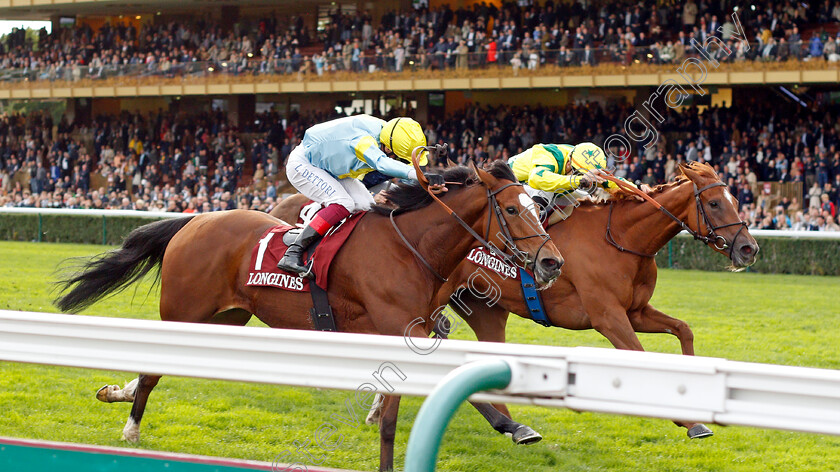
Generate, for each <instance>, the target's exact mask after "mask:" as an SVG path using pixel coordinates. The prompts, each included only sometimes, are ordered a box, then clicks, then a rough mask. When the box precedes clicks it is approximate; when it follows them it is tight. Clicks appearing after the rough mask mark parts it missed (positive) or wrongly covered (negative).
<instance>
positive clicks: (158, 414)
mask: <svg viewBox="0 0 840 472" xmlns="http://www.w3.org/2000/svg"><path fill="white" fill-rule="evenodd" d="M105 249H108V248H105V247H102V246H79V245H58V244H32V243H11V242H0V294H2V295H0V309H10V310H30V311H47V312H49V311H55V308H54V307H53V306H52V305H51V300H52V296H53V295H54V293H51V291H52V289H53V287H52V285H51V282H52V281H53V280H54V279H55V273H54V271H55V269H56V265H57V264H58V263H59V262H60V261H61V260H63V259H65V258H67V257H72V256H85V255H91V254H95V253H98V252H101V251H103V250H105ZM838 294H840V278H837V277H833V278H832V277H808V276H790V275H784V276H782V275H760V274H750V273H738V274H733V273H708V272H692V271H667V270H663V271H661V272H660V286H659V289H658V290H657V292H656V295H655V297H654V304H655V305H656V306H657V307H658V308H660V309H661V310H663V311H664V312H666V313H668V314H670V315H672V316H676V317H678V318H681V319H684V320H686V321H688V322H689V323H690V325H691V326H692V328H693V330H694V333H695V339H696V342H695V345H696V352H697V353H698V354H699V355H704V356H715V357H724V358H728V359H733V360H743V361H752V362H767V363H780V364H787V365H799V366H812V367H823V368H832V369H837V368H840V359H838V355H837V346H838V345H840V332H838V330H837V329H836V328H835V327H836V326H837V325H838V321H840V313H838V311H840V310H838V298H840V297H838ZM85 314H86V315H97V316H119V317H131V318H148V319H155V318H156V317H157V292H156V289H154V288H153V287H151V286H150V284H149V283H148V282H144V283H142V284H139V285H138V287H137V289H136V290H132V289H129V290H127V291H126V292H124V293H122V294H120V295H118V296H116V297H113V298H110V299H107V300H105V301H103V302H101V303H99V304H97V305H94V306H93V307H92V308H91V309H89V310H88V311H86V312H85ZM251 324H252V325H254V326H259V325H260V323H259V322H257V321H252V322H251ZM453 337H455V338H461V339H474V337H473V336H472V335H471V333H469V332H468V331H467V328H465V327H462V328H461V329H460V330H459V331H458V332H457V333H455V335H454V336H453ZM640 337H641V340H642V343H643V344H644V345H645V347H646V348H647V349H648V350H652V351H659V352H673V353H678V352H679V345H678V342H677V340H676V339H675V338H674V337H672V336H667V335H640ZM508 338H509V341H510V342H516V343H537V344H550V345H564V346H576V345H588V346H598V347H609V343H608V342H607V341H606V340H605V339H604V338H602V337H601V336H600V335H599V334H598V333H596V332H594V331H582V332H574V331H566V330H560V329H548V328H542V327H540V326H537V325H535V324H533V323H532V322H530V321H526V320H522V319H520V318H517V317H512V319H511V323H510V325H509V328H508ZM134 377H135V374H134V373H127V372H102V371H89V370H83V369H69V368H63V367H50V366H35V365H23V364H13V363H0V436H14V437H23V438H36V439H47V440H56V441H71V442H83V443H90V444H100V445H108V446H123V445H125V444H124V443H122V442H121V441H120V434H121V430H122V426H123V425H124V424H125V420H126V418H127V415H128V412H129V410H130V405H129V404H125V403H117V404H111V405H106V404H102V403H99V402H98V401H96V400H95V399H94V396H93V393H94V392H95V391H96V389H97V388H98V387H100V386H102V385H104V384H106V383H120V384H124V383H125V382H126V381H128V380H130V379H132V378H134ZM351 394H352V392H341V391H328V390H318V389H302V388H283V387H274V386H266V385H252V384H244V383H231V382H217V381H208V380H197V379H181V378H173V377H164V378H163V379H162V381H161V383H160V384H159V385H158V387H157V388H156V389H155V391H154V392H153V393H152V396H151V397H150V403H149V407H148V409H147V412H146V415H145V417H144V420H143V425H142V428H141V443H140V446H139V447H141V448H148V449H155V450H165V451H176V452H186V453H194V454H207V455H216V456H227V457H237V458H248V459H255V460H265V461H271V460H272V459H273V458H275V457H276V456H278V455H279V454H282V453H284V451H291V450H294V448H295V445H294V442H295V441H298V442H299V444H301V443H306V441H307V440H311V439H313V437H314V435H315V432H316V430H317V429H318V427H319V426H320V425H321V424H323V423H325V422H327V421H330V422H332V423H333V424H335V425H337V426H339V430H338V433H340V434H341V441H342V442H341V444H339V445H338V446H337V447H336V448H335V449H334V450H332V451H325V450H323V449H317V448H314V449H313V448H311V447H310V451H311V454H312V455H311V456H310V457H309V458H306V457H305V456H303V455H301V454H298V455H297V456H290V457H289V458H290V459H297V460H300V461H301V462H304V463H309V464H313V463H318V464H319V465H322V466H328V467H339V468H347V469H357V470H375V469H376V467H377V465H378V455H379V452H378V451H379V447H378V432H377V429H376V427H373V426H366V425H364V424H363V421H364V412H361V411H357V412H356V413H357V414H358V415H359V416H358V418H357V420H356V421H354V422H353V421H351V424H342V423H340V422H337V421H334V420H332V419H331V416H332V415H346V410H345V409H344V400H345V399H346V398H349V396H350V395H351ZM421 402H422V399H421V398H404V399H403V401H402V404H401V406H402V409H401V411H400V418H401V421H400V423H399V429H398V431H397V451H396V453H397V459H396V466H397V468H398V469H400V468H402V464H403V459H404V454H405V445H406V441H407V440H408V434H409V431H410V428H411V422H412V420H413V419H414V417H415V416H416V414H417V410H418V409H419V407H420V404H421ZM511 410H512V413H513V415H514V417H515V418H516V419H517V420H518V421H520V422H522V423H525V424H528V425H530V426H532V427H533V428H535V429H536V430H538V431H539V432H540V433H542V434H543V436H544V440H543V441H542V442H540V443H538V444H536V445H532V446H514V445H513V444H512V443H511V441H510V439H508V438H506V437H504V436H501V435H499V434H497V433H495V432H494V431H493V430H492V429H491V428H490V427H489V425H487V424H486V423H485V421H484V420H483V418H481V417H480V416H479V415H478V413H477V412H475V411H474V410H473V409H472V408H471V407H469V406H463V407H462V408H461V409H460V410H459V411H458V413H457V415H456V417H455V418H454V420H453V421H452V423H451V424H450V426H449V429H448V430H447V433H446V436H445V437H444V440H443V446H442V449H441V453H440V458H439V463H438V464H439V470H451V471H507V470H526V471H555V470H563V471H598V470H604V471H606V470H609V471H633V472H635V471H638V470H657V471H696V470H704V471H727V472H728V471H745V472H746V471H749V472H752V471H756V470H785V471H788V470H797V471H802V470H807V471H827V470H837V469H838V465H837V464H840V438H835V437H829V436H819V435H812V434H802V433H790V432H779V431H772V430H761V429H755V428H746V427H721V426H712V425H710V426H711V427H712V429H713V430H714V431H715V436H714V437H712V438H709V439H705V440H694V441H692V440H689V439H688V438H687V437H686V436H685V432H684V430H683V429H681V428H678V427H676V426H675V425H673V424H672V423H670V422H668V421H663V420H655V419H644V418H635V417H623V416H615V415H605V414H595V413H574V412H570V411H565V410H551V409H542V408H532V407H521V406H516V405H514V406H512V407H511Z"/></svg>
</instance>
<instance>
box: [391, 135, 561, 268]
mask: <svg viewBox="0 0 840 472" xmlns="http://www.w3.org/2000/svg"><path fill="white" fill-rule="evenodd" d="M446 148H447V145H446V144H443V145H435V146H420V147H417V148H415V149H414V151H412V153H411V161H412V163H413V164H414V168H415V170H416V172H417V179H418V180H419V181H420V183H421V185H422V186H423V188H424V189H425V190H426V192H427V193H428V194H429V195H430V196H431V197H432V199H433V200H434V201H435V202H437V203H438V205H440V206H441V207H442V208H443V209H444V210H445V211H446V213H448V214H449V216H451V217H453V218H454V219H455V221H457V222H458V224H459V225H461V227H462V228H464V229H465V230H466V231H467V233H469V234H470V236H472V237H473V238H474V239H475V240H476V241H478V243H479V244H481V245H482V246H483V247H485V248H487V250H488V251H490V253H491V254H493V255H494V256H496V257H498V258H500V259H502V260H503V261H504V262H505V263H506V264H509V265H514V266H519V265H520V263H517V259H518V260H520V261H526V262H527V253H526V252H525V251H522V250H520V249H519V248H518V247H517V246H516V241H520V240H523V239H530V238H535V237H542V238H543V243H542V245H540V247H539V249H538V250H537V253H536V257H539V251H540V250H542V248H543V246H545V244H546V243H547V242H548V241H550V240H551V239H550V236H548V234H547V233H545V232H543V233H537V234H534V235H530V236H524V237H520V238H514V237H513V236H512V235H511V233H510V228H509V227H508V223H507V220H506V219H505V217H504V215H503V214H502V210H501V208H500V207H499V202H498V201H497V199H496V195H498V194H499V193H500V192H501V191H502V190H505V189H506V188H508V187H514V186H520V187H521V186H522V184H521V183H519V182H511V183H508V184H505V185H502V186H501V187H499V188H497V189H496V190H490V188H489V187H486V190H487V200H488V213H489V214H488V218H487V220H488V221H487V231H486V234H485V236H483V237H482V236H481V235H480V234H478V233H477V232H476V231H475V230H474V229H472V227H471V226H470V225H469V224H467V222H465V221H464V220H463V219H462V218H461V217H460V216H458V214H457V213H455V210H453V209H452V208H450V207H449V205H447V204H446V203H444V202H443V201H442V200H441V199H440V198H438V196H437V195H436V194H435V193H434V192H432V191H431V190H429V181H428V179H426V177H425V175H423V173H422V172H421V170H420V168H419V165H418V164H417V151H418V150H426V151H428V152H430V153H434V154H438V153H441V152H445V151H446ZM445 183H446V184H448V185H464V184H462V183H460V182H445ZM423 184H425V185H423ZM395 211H396V209H394V210H391V213H390V215H389V218H390V221H391V226H393V227H394V230H395V231H396V232H397V235H399V237H400V239H401V240H402V242H403V244H405V246H406V247H407V248H408V249H409V250H410V251H411V253H412V254H414V257H416V258H417V259H418V260H419V261H420V263H422V264H423V266H424V267H425V268H426V269H428V270H429V272H431V273H432V274H433V275H434V276H435V277H436V278H437V279H438V280H440V281H441V282H446V281H447V278H446V277H444V276H442V275H440V273H438V272H437V271H436V270H435V269H434V268H433V267H432V265H431V264H429V262H428V261H427V260H426V259H425V258H424V257H423V255H422V254H420V252H419V251H418V250H417V249H416V248H414V246H413V245H412V244H411V242H409V241H408V239H407V238H406V237H405V235H404V234H403V233H402V231H400V228H399V227H398V226H397V222H396V221H395V220H394V212H395ZM494 214H495V216H496V218H497V219H498V220H499V227H500V228H501V236H502V239H503V240H504V242H505V245H506V246H508V249H510V250H511V251H512V252H513V255H510V254H506V253H504V252H502V251H500V250H499V249H498V248H497V247H496V246H495V245H494V244H493V243H491V242H490V241H488V239H489V238H490V224H491V222H492V219H493V215H494Z"/></svg>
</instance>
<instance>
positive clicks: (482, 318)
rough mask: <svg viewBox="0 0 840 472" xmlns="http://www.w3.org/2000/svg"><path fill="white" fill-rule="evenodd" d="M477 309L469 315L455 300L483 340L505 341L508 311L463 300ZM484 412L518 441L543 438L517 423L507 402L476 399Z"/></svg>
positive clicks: (500, 429)
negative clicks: (479, 401)
mask: <svg viewBox="0 0 840 472" xmlns="http://www.w3.org/2000/svg"><path fill="white" fill-rule="evenodd" d="M459 301H460V303H463V304H464V305H465V306H468V307H469V309H470V310H471V311H472V312H473V315H472V316H467V314H466V313H464V312H463V308H462V307H461V306H460V305H459V303H452V304H451V305H450V307H452V309H453V310H454V311H455V312H456V313H458V316H460V317H461V318H463V319H464V320H466V321H467V324H469V326H470V328H471V329H472V330H473V332H475V336H476V338H477V339H478V340H479V341H486V342H494V343H503V342H505V326H507V319H508V311H507V309H505V308H501V307H498V306H494V307H488V306H487V303H482V302H481V301H478V300H474V299H472V297H470V298H463V299H460V300H459ZM470 405H472V406H473V407H475V409H476V410H478V412H479V413H481V416H483V417H484V419H486V420H487V422H488V423H490V426H492V427H493V429H495V430H496V431H498V432H499V433H501V434H505V435H509V436H510V438H511V440H513V442H514V443H515V444H532V443H535V442H539V441H540V440H541V439H542V436H541V435H540V433H538V432H536V431H534V430H533V429H531V428H530V427H529V426H526V425H524V424H521V423H517V422H516V421H513V420H512V419H511V414H510V411H508V408H507V406H505V404H504V403H494V404H490V403H476V402H470Z"/></svg>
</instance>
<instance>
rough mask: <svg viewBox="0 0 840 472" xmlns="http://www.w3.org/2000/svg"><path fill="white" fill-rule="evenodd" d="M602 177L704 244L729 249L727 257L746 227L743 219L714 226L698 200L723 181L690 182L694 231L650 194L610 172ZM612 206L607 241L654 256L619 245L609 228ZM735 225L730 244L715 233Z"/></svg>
mask: <svg viewBox="0 0 840 472" xmlns="http://www.w3.org/2000/svg"><path fill="white" fill-rule="evenodd" d="M602 177H603V178H605V179H606V180H609V181H610V182H613V183H614V184H616V185H617V186H618V187H620V188H621V189H623V190H625V191H627V192H630V193H632V194H634V195H638V196H639V197H642V198H643V199H644V200H645V201H647V202H648V203H650V204H651V205H653V206H654V207H655V208H656V209H657V210H659V211H661V212H662V213H664V214H665V215H666V216H668V217H669V218H671V219H672V220H674V222H676V223H677V225H679V227H680V228H682V229H683V230H684V231H686V232H688V234H690V235H691V236H692V237H693V238H694V239H695V240H697V241H702V242H703V243H704V244H710V245H712V246H713V247H714V248H716V249H718V250H719V251H723V250H726V249H729V257H730V258H731V257H732V249H733V248H734V247H735V241H737V239H738V237H739V236H740V235H741V232H742V231H743V230H744V228H746V227H747V224H746V223H745V222H743V221H738V222H735V223H728V224H725V225H719V226H715V225H714V224H712V222H711V219H710V218H709V215H708V214H706V209H705V208H704V207H703V202H702V201H701V200H700V195H701V194H702V193H703V192H705V191H706V190H709V189H711V188H715V187H725V186H726V184H725V183H723V182H720V181H718V182H713V183H711V184H709V185H706V186H705V187H703V188H701V189H699V190H698V189H697V184H695V183H694V182H691V184H692V185H693V186H694V201H695V205H696V206H697V231H695V230H693V229H691V228H690V227H689V226H688V224H686V223H685V222H684V221H682V220H681V219H679V218H677V217H676V216H675V215H674V214H673V213H671V212H670V211H668V209H667V208H665V207H663V206H662V204H661V203H659V202H657V201H656V200H654V199H653V198H652V197H651V196H650V195H648V194H646V193H645V192H643V191H641V190H639V189H638V188H636V187H635V186H633V185H630V184H627V183H625V182H623V181H622V180H619V179H618V178H616V177H614V176H613V175H610V174H607V173H602ZM613 206H614V204H613V203H611V204H610V213H609V217H608V219H607V234H606V239H607V242H608V243H610V244H611V245H613V246H614V247H615V248H616V249H618V250H619V251H621V252H627V253H630V254H634V255H636V256H641V257H654V256H656V254H645V253H641V252H637V251H633V250H630V249H627V248H625V247H623V246H621V245H619V244H618V242H616V240H615V238H614V237H613V235H612V229H611V224H612V211H613ZM701 215H702V216H703V223H704V224H705V225H706V228H708V230H709V233H708V234H706V235H703V234H701V233H700V216H701ZM736 225H741V229H739V230H738V232H737V233H735V237H734V238H732V244H730V243H729V242H728V241H727V240H726V238H725V237H723V236H721V235H719V234H717V230H719V229H721V228H728V227H730V226H736Z"/></svg>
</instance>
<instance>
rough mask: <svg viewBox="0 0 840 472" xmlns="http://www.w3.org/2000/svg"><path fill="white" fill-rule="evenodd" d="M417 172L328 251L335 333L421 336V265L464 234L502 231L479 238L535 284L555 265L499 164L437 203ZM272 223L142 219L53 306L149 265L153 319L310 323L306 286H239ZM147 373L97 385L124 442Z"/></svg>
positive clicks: (388, 434)
mask: <svg viewBox="0 0 840 472" xmlns="http://www.w3.org/2000/svg"><path fill="white" fill-rule="evenodd" d="M418 175H419V176H420V177H421V181H423V184H421V185H402V186H400V188H399V189H398V190H395V191H394V192H393V197H394V199H393V201H395V202H397V209H396V210H392V208H380V207H375V208H374V211H372V212H369V213H368V214H367V215H365V216H364V217H363V218H362V220H361V221H359V223H358V224H357V226H356V227H355V229H354V231H353V233H352V234H351V235H350V237H349V238H348V239H347V241H346V242H345V244H344V246H343V247H342V248H341V250H340V251H339V252H338V254H336V256H335V259H334V260H333V262H332V265H331V267H330V281H331V283H330V287H329V289H328V292H329V301H330V304H331V305H332V307H333V308H334V310H335V314H336V320H335V322H336V325H337V327H338V329H339V330H340V331H344V332H353V333H366V334H384V335H392V336H403V335H405V333H406V330H407V328H409V327H410V326H415V327H416V329H415V330H414V331H411V334H412V335H419V336H428V335H429V333H430V332H431V330H432V328H433V325H434V323H435V322H434V321H433V320H432V318H431V316H429V315H425V316H424V317H423V321H424V323H425V324H420V325H419V326H416V323H413V320H415V319H416V318H417V316H418V315H419V314H422V313H427V314H431V313H432V310H431V309H430V305H431V304H432V303H433V302H435V301H436V298H435V296H436V294H437V293H438V291H439V289H440V286H441V284H442V282H441V281H440V280H438V279H437V278H436V277H435V275H434V274H433V272H432V271H435V272H437V274H439V275H442V276H443V277H446V276H447V275H449V274H450V273H451V272H452V271H453V270H454V269H455V267H456V266H457V265H458V264H459V263H460V262H461V261H462V260H463V259H464V257H465V256H466V255H467V252H468V251H469V250H470V248H471V247H472V245H473V238H471V237H470V232H473V233H478V234H480V233H484V231H485V230H488V233H484V234H486V235H490V234H493V235H498V234H500V231H504V232H505V236H506V238H505V239H506V240H505V239H502V238H500V237H498V236H495V237H492V238H490V239H491V242H492V243H493V244H495V245H496V247H509V248H511V250H513V251H515V253H516V254H519V255H521V256H523V257H524V260H525V263H526V264H527V265H528V266H529V267H530V268H531V269H533V270H534V271H535V273H536V274H537V277H538V279H540V283H541V284H548V283H550V282H551V281H552V280H554V279H555V278H556V277H557V276H558V275H559V274H560V267H561V265H562V263H563V262H562V257H561V256H560V253H559V251H558V250H557V248H556V247H555V246H554V244H552V243H551V241H550V240H548V237H547V236H546V235H545V233H544V232H543V231H541V228H540V227H539V224H538V222H537V219H536V215H535V214H534V213H532V212H531V211H529V210H528V208H527V205H528V202H529V201H530V199H528V198H527V195H526V194H525V193H524V192H523V190H522V186H521V185H520V184H518V183H517V182H515V178H514V177H513V173H512V172H511V171H510V169H509V168H507V166H505V165H497V166H495V167H493V168H491V169H488V171H484V170H480V169H476V168H474V167H473V169H472V170H470V169H469V168H466V167H457V168H454V169H449V170H447V171H446V172H445V173H444V178H445V180H446V181H447V186H448V187H449V188H450V190H449V191H448V192H446V193H445V194H444V195H442V196H441V197H440V202H439V203H442V204H440V205H438V204H436V203H434V200H433V197H432V195H431V193H429V192H428V183H427V182H425V179H424V177H423V175H422V173H421V172H420V171H419V168H418ZM443 209H446V210H449V209H451V210H452V212H453V215H455V216H459V217H460V218H461V220H460V221H459V220H458V219H457V218H453V217H452V215H450V213H449V211H442V210H443ZM392 211H393V212H392ZM511 215H520V216H519V217H513V216H511ZM389 216H390V218H389ZM392 220H393V222H394V223H393V224H394V225H396V226H397V227H399V231H400V232H401V233H402V236H403V237H404V238H405V242H404V241H403V240H402V239H401V238H400V236H398V234H397V231H395V226H392ZM278 223H279V221H278V220H277V219H275V218H273V217H271V216H269V215H267V214H265V213H262V212H256V211H245V210H233V211H226V212H218V213H210V214H202V215H198V216H194V217H185V218H180V219H173V220H164V221H159V222H155V223H151V224H148V225H145V226H142V227H140V228H137V229H136V230H134V231H133V232H132V233H131V234H130V235H129V236H128V237H127V238H126V240H125V242H124V243H123V245H122V247H121V248H120V249H117V250H115V251H111V252H109V253H106V254H104V255H102V256H100V257H98V258H94V259H92V260H90V261H88V262H87V263H86V265H85V267H84V270H83V271H82V272H80V273H79V274H76V275H74V276H72V277H71V278H68V279H66V280H64V281H62V284H63V288H64V290H65V291H67V290H68V289H69V292H67V293H65V294H63V295H62V296H61V297H60V298H59V299H58V300H56V305H57V306H58V307H59V308H60V309H61V310H62V311H65V312H66V311H75V310H78V309H83V308H85V307H87V306H88V305H90V304H92V303H93V302H95V301H97V300H99V299H101V298H102V297H104V296H106V295H108V294H110V293H114V292H117V291H119V290H122V289H125V288H126V287H127V286H128V285H129V284H131V283H132V282H135V281H136V280H138V279H139V278H140V277H142V276H143V275H144V274H146V273H148V272H149V271H150V270H152V269H153V268H155V267H156V266H157V265H160V284H161V287H160V317H161V319H163V320H165V321H182V322H193V323H208V322H209V323H220V324H231V325H244V324H246V323H247V322H248V320H249V319H250V318H251V316H252V314H254V315H256V316H257V317H258V318H259V319H260V320H262V321H263V322H265V323H266V324H267V325H268V326H271V327H274V328H291V329H313V324H312V321H311V318H310V315H309V310H310V309H311V308H312V300H311V297H310V294H308V293H300V292H290V291H284V290H280V289H276V288H268V287H247V286H245V283H246V281H247V279H248V273H249V269H250V258H251V251H252V248H253V247H254V246H255V245H256V244H257V242H258V240H259V239H260V237H261V236H262V234H263V233H265V231H266V230H268V229H269V228H271V227H272V226H275V225H277V224H278ZM462 223H463V224H462ZM491 228H492V229H491ZM505 228H506V231H505ZM535 228H536V229H535ZM476 235H477V234H476ZM485 237H486V236H485ZM408 245H410V246H411V247H409V246H408ZM421 263H422V264H421ZM427 267H428V268H427ZM396 275H398V276H396ZM197 287H200V289H199V288H197ZM159 379H160V376H159V375H148V374H140V375H139V377H138V379H137V381H136V383H135V382H132V383H133V384H134V385H132V386H131V388H129V387H128V386H127V387H126V389H123V390H119V388H117V387H116V386H109V387H103V390H101V391H100V392H99V393H98V395H97V396H98V398H100V399H102V400H104V401H133V406H132V409H131V414H130V416H129V418H128V422H127V424H126V426H125V428H124V430H123V435H124V438H125V439H127V440H128V441H132V442H136V441H138V440H139V431H140V429H139V425H140V421H141V419H142V416H143V411H144V409H145V407H146V402H147V400H148V397H149V394H150V393H151V391H152V389H153V388H154V387H155V385H157V383H158V380H159ZM399 401H400V397H399V396H389V397H386V398H385V401H384V402H383V411H382V416H381V421H380V468H381V470H383V471H385V470H392V469H393V449H394V434H395V432H396V421H397V413H398V409H399Z"/></svg>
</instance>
